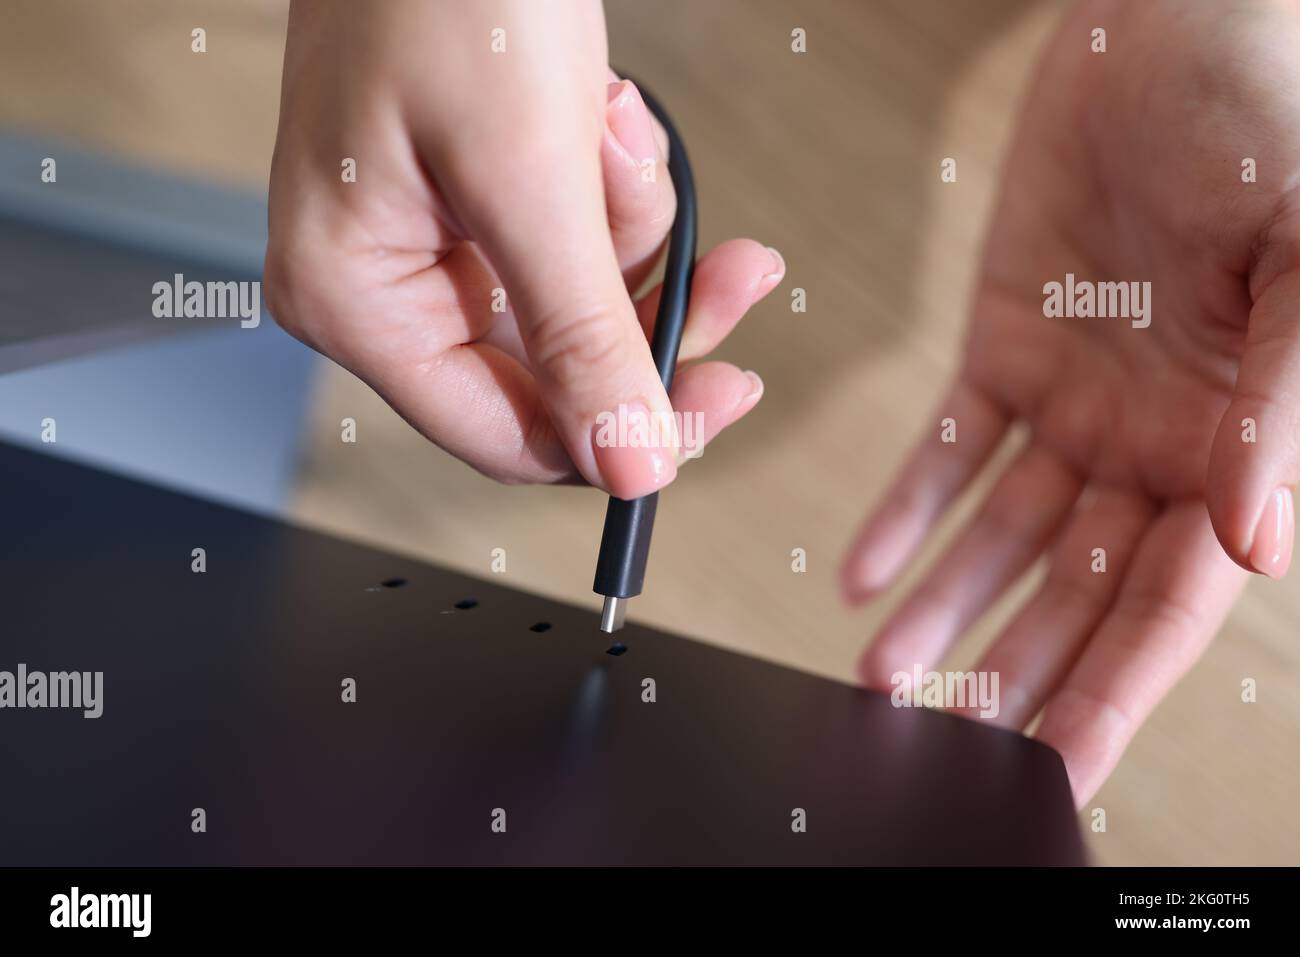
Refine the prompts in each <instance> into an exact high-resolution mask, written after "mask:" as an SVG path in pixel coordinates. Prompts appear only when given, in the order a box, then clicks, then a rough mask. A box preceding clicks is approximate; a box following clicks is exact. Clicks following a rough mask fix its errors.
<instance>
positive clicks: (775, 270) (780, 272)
mask: <svg viewBox="0 0 1300 957" xmlns="http://www.w3.org/2000/svg"><path fill="white" fill-rule="evenodd" d="M767 251H768V252H769V253H771V254H772V271H771V272H768V273H764V274H763V278H764V279H767V278H769V277H772V276H775V277H776V278H777V279H780V278H781V277H782V276H784V275H785V259H784V258H783V257H782V256H781V254H780V252H778V251H777V249H776V247H775V246H768V247H767Z"/></svg>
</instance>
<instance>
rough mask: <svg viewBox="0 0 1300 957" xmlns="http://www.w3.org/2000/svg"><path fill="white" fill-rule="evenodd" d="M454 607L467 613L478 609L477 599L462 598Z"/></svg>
mask: <svg viewBox="0 0 1300 957" xmlns="http://www.w3.org/2000/svg"><path fill="white" fill-rule="evenodd" d="M454 607H456V608H459V609H460V610H461V611H469V610H470V609H471V608H477V607H478V599H477V598H462V599H461V600H460V601H458V602H456V604H455V606H454Z"/></svg>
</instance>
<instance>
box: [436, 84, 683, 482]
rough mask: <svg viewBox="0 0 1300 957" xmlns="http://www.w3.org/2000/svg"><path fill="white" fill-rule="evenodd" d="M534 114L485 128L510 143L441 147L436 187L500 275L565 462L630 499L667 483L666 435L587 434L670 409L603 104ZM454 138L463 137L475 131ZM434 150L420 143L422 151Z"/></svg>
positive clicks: (575, 95) (575, 97)
mask: <svg viewBox="0 0 1300 957" xmlns="http://www.w3.org/2000/svg"><path fill="white" fill-rule="evenodd" d="M494 92H495V93H497V94H500V91H496V90H495V88H494ZM513 95H515V96H517V97H528V96H530V95H531V93H530V90H528V89H521V90H517V91H515V92H514V94H513ZM549 95H550V96H551V97H556V96H559V97H561V98H562V100H563V101H564V102H567V103H575V104H582V103H583V102H584V101H585V98H586V93H585V92H584V91H583V90H582V89H572V90H561V91H559V92H558V93H557V92H556V91H550V94H549ZM537 112H538V115H537V116H536V117H525V118H520V116H519V115H518V110H515V111H513V114H512V118H513V125H512V126H511V127H510V128H509V130H508V131H502V130H491V131H490V133H491V135H492V137H493V139H494V140H495V139H496V138H498V137H501V136H506V135H508V136H509V142H511V143H514V144H517V147H516V148H514V149H510V150H506V149H473V150H472V151H470V152H469V153H468V154H466V155H461V154H460V153H453V155H450V156H449V155H446V153H445V149H444V150H443V154H444V155H442V156H441V164H442V165H441V167H440V168H439V173H440V179H439V185H440V187H442V188H443V190H444V191H445V193H446V195H447V196H448V201H449V202H450V203H451V204H452V206H453V208H454V211H455V213H456V215H457V219H458V220H459V221H460V222H461V223H463V224H464V226H465V228H466V229H467V230H468V232H469V233H470V235H471V237H472V238H473V239H474V240H475V241H477V242H478V243H479V244H480V246H481V248H482V249H483V251H484V253H485V254H486V257H487V259H488V261H489V262H490V263H491V264H492V267H493V268H494V269H495V270H496V273H497V274H498V275H499V276H500V277H501V281H502V283H503V284H504V286H505V289H506V291H507V294H508V296H509V299H510V302H511V304H512V306H513V309H514V313H515V316H516V319H517V321H518V325H519V332H520V336H521V338H522V339H523V344H524V348H525V351H526V352H527V355H528V360H529V366H530V368H531V370H532V372H533V375H534V376H535V377H536V380H537V386H538V390H539V394H540V395H541V397H542V400H543V403H544V405H545V408H546V410H547V413H548V414H549V416H550V419H551V422H552V424H553V425H554V427H555V429H556V431H557V432H558V433H559V435H560V438H561V440H562V441H563V443H564V446H565V448H566V449H567V450H568V452H569V456H570V457H571V458H572V460H573V463H574V465H575V466H576V467H577V469H578V471H579V472H580V473H581V474H582V476H583V477H584V478H585V479H586V480H587V481H588V482H590V483H591V484H593V485H597V486H599V487H601V488H603V489H605V490H606V491H607V492H609V493H610V494H612V495H615V496H617V497H619V498H636V497H639V496H642V495H646V494H648V493H650V492H653V491H655V490H657V489H659V488H661V487H663V486H664V485H666V484H668V483H669V482H670V481H672V479H673V477H674V476H675V475H676V471H677V469H676V464H675V458H676V453H677V448H676V444H675V435H674V434H664V435H662V438H663V439H664V441H665V442H666V443H667V444H663V445H660V444H651V443H638V444H636V445H613V446H611V445H607V444H604V443H601V442H598V441H597V430H598V428H599V422H600V421H602V420H604V419H605V418H606V417H619V416H623V417H625V418H626V417H629V416H637V417H640V416H648V417H652V418H653V419H659V418H661V417H671V415H672V408H671V406H670V405H669V402H668V396H667V393H666V392H665V391H664V388H663V385H662V383H661V382H660V380H659V375H658V372H657V371H656V369H655V365H654V362H653V360H652V357H651V355H650V347H649V344H648V343H647V342H646V339H645V336H644V335H643V334H642V331H641V328H640V326H639V324H638V323H637V321H636V314H635V311H634V309H633V306H632V302H631V299H630V298H629V296H628V293H627V289H626V287H625V285H624V283H623V277H622V273H621V272H620V270H619V266H618V262H617V259H616V257H615V255H614V249H613V245H612V242H611V239H610V232H609V225H608V222H607V219H606V212H605V204H604V188H603V178H602V177H603V174H602V170H601V162H600V145H601V138H602V136H603V135H604V128H605V123H604V110H603V105H601V106H600V107H599V111H598V112H597V113H596V115H595V116H594V117H588V116H587V115H586V113H585V112H584V110H582V109H580V108H569V109H565V110H539V111H537ZM491 122H493V123H495V122H496V121H495V120H491ZM462 139H465V140H466V141H467V142H470V143H471V145H472V141H473V140H474V137H469V136H466V137H462ZM440 149H442V147H440V146H439V145H437V144H428V146H427V149H426V150H425V152H426V153H427V154H428V155H433V156H438V152H439V150H440ZM669 432H670V433H671V430H669Z"/></svg>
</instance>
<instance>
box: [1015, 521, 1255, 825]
mask: <svg viewBox="0 0 1300 957" xmlns="http://www.w3.org/2000/svg"><path fill="white" fill-rule="evenodd" d="M1245 581H1246V574H1245V573H1244V572H1242V571H1241V570H1240V569H1238V568H1236V567H1234V565H1233V564H1232V562H1231V561H1230V560H1229V559H1228V558H1227V557H1226V556H1225V555H1224V554H1223V549H1222V548H1221V547H1220V546H1219V544H1218V542H1217V540H1216V538H1215V534H1214V530H1213V529H1212V528H1211V526H1210V520H1209V517H1208V515H1207V514H1206V511H1205V507H1204V505H1203V504H1202V503H1201V502H1199V501H1191V502H1185V503H1176V504H1172V505H1169V506H1167V507H1166V509H1165V511H1164V512H1162V513H1161V514H1160V516H1159V517H1158V518H1156V520H1155V521H1154V522H1153V523H1152V525H1151V527H1150V529H1149V530H1148V532H1147V534H1146V535H1145V536H1144V537H1143V538H1142V541H1141V543H1140V544H1139V546H1138V549H1137V552H1136V553H1135V555H1134V556H1133V561H1132V567H1131V569H1130V571H1129V573H1128V575H1127V576H1126V578H1125V579H1124V582H1123V584H1122V585H1121V586H1120V592H1119V595H1118V596H1117V597H1116V599H1115V604H1114V607H1113V608H1112V609H1111V610H1110V612H1109V613H1108V614H1107V615H1106V617H1105V619H1104V620H1103V621H1102V623H1101V626H1100V628H1099V629H1098V630H1097V633H1096V635H1095V636H1094V637H1093V638H1092V640H1091V641H1090V642H1089V643H1088V645H1087V647H1086V648H1085V650H1084V652H1083V654H1082V655H1081V656H1080V658H1079V660H1078V662H1077V663H1076V664H1075V665H1074V667H1073V668H1072V669H1071V670H1070V673H1069V675H1068V676H1067V677H1066V679H1065V682H1064V684H1063V685H1062V686H1061V688H1060V690H1058V691H1057V692H1056V693H1055V694H1053V695H1052V697H1051V699H1050V700H1049V701H1048V702H1047V707H1046V709H1045V710H1044V712H1043V721H1042V724H1041V725H1040V726H1039V728H1038V734H1037V737H1038V738H1039V740H1041V741H1043V742H1044V743H1046V744H1049V745H1051V746H1052V747H1054V748H1055V749H1056V750H1057V751H1059V752H1060V753H1061V757H1062V758H1064V759H1065V767H1066V770H1067V771H1068V772H1069V775H1070V784H1071V787H1072V788H1073V790H1074V796H1075V801H1076V803H1077V804H1078V805H1079V806H1080V807H1082V806H1083V805H1084V804H1085V803H1087V802H1088V801H1089V800H1091V798H1092V796H1093V794H1095V793H1096V791H1097V789H1098V788H1099V787H1100V786H1101V784H1102V782H1103V781H1105V779H1106V777H1107V776H1108V775H1109V774H1110V772H1111V771H1112V770H1113V769H1114V767H1115V765H1116V764H1117V763H1118V762H1119V759H1120V756H1121V755H1122V754H1123V752H1124V748H1125V747H1127V746H1128V743H1129V741H1130V740H1131V739H1132V737H1133V735H1134V733H1135V732H1136V731H1137V729H1138V727H1140V726H1141V724H1142V722H1143V721H1145V720H1146V718H1147V715H1149V714H1150V713H1151V711H1152V709H1153V708H1155V706H1156V704H1157V703H1158V702H1159V701H1160V699H1161V698H1163V697H1164V696H1165V694H1166V693H1168V691H1169V689H1170V688H1172V687H1173V686H1174V684H1175V683H1176V682H1177V681H1178V679H1179V678H1181V677H1182V675H1183V674H1184V672H1186V671H1187V669H1188V668H1190V667H1191V666H1192V664H1193V663H1194V662H1195V661H1196V659H1197V658H1199V657H1200V655H1201V652H1202V651H1204V649H1205V647H1206V645H1208V644H1209V642H1210V640H1211V639H1212V638H1213V637H1214V634H1215V632H1217V631H1218V629H1219V626H1220V625H1222V623H1223V620H1224V618H1226V617H1227V614H1228V610H1229V609H1230V608H1231V607H1232V604H1233V602H1234V601H1235V600H1236V598H1237V595H1238V594H1239V593H1240V592H1241V589H1242V586H1243V585H1244V584H1245Z"/></svg>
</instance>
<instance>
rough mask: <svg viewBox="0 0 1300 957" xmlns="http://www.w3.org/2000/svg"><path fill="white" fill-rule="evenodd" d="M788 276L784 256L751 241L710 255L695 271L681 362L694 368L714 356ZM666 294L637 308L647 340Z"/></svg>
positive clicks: (741, 241)
mask: <svg viewBox="0 0 1300 957" xmlns="http://www.w3.org/2000/svg"><path fill="white" fill-rule="evenodd" d="M784 276H785V260H783V259H782V258H781V254H780V253H778V252H777V251H776V250H775V249H772V248H770V247H764V246H762V245H760V244H759V243H756V242H754V241H753V240H752V239H732V240H728V241H727V242H725V243H723V244H722V245H721V246H717V247H715V248H714V249H711V250H710V251H709V252H707V253H705V254H704V256H703V257H702V258H701V259H700V261H699V262H698V263H697V264H696V266H695V277H694V279H693V280H692V282H691V303H690V308H689V309H688V311H687V313H686V328H685V329H684V330H683V332H682V342H681V347H680V349H679V351H678V353H677V357H678V360H679V361H680V362H689V361H690V360H692V359H698V358H700V357H701V356H705V355H708V354H709V353H710V352H712V351H713V350H714V349H715V348H717V346H718V344H719V343H721V342H722V340H723V339H725V338H726V337H727V335H728V334H729V333H730V332H731V330H732V329H734V328H735V327H736V323H738V322H739V321H740V320H741V318H742V317H743V316H744V315H745V313H746V312H748V311H749V309H750V307H751V306H753V305H754V304H755V303H757V302H758V301H759V300H760V299H762V298H763V297H764V296H766V295H767V294H768V293H770V292H771V291H772V290H773V289H775V288H776V287H777V286H778V285H779V284H780V282H781V280H782V278H784ZM662 291H663V286H662V285H659V286H656V287H655V288H654V289H652V290H651V291H650V292H648V293H646V295H645V296H643V297H642V298H641V300H640V301H639V302H638V303H637V307H636V311H637V318H638V319H639V320H640V322H641V327H642V329H644V330H645V335H646V338H649V337H650V336H651V335H652V334H653V333H654V326H655V315H656V313H657V312H658V310H659V296H660V293H661V292H662Z"/></svg>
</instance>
